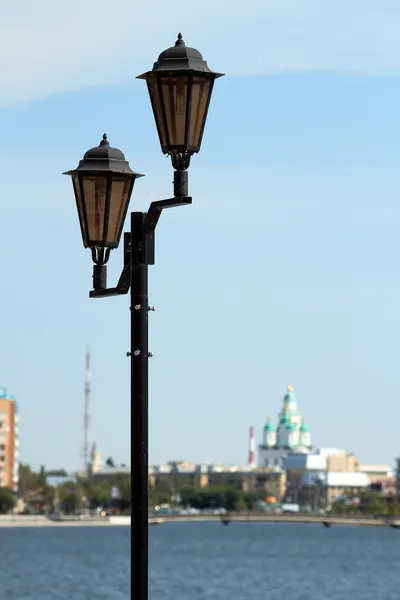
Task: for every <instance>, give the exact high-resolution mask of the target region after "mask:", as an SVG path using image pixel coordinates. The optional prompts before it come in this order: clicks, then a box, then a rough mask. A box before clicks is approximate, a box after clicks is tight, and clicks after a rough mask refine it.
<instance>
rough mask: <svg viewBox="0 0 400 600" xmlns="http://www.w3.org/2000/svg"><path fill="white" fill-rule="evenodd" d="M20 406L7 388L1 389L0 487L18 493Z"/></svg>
mask: <svg viewBox="0 0 400 600" xmlns="http://www.w3.org/2000/svg"><path fill="white" fill-rule="evenodd" d="M18 459H19V413H18V404H17V402H16V401H15V398H14V397H13V396H10V395H9V394H8V393H7V390H6V388H0V487H7V488H9V489H10V490H13V491H14V492H16V491H18Z"/></svg>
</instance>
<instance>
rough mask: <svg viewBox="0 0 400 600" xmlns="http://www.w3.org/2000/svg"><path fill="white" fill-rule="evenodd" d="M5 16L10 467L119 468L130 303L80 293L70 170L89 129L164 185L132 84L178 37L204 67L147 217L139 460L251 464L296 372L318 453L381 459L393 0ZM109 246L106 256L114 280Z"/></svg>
mask: <svg viewBox="0 0 400 600" xmlns="http://www.w3.org/2000/svg"><path fill="white" fill-rule="evenodd" d="M226 6H227V5H226V3H223V2H222V1H217V2H215V0H214V1H213V2H210V1H209V0H203V2H202V3H201V10H200V8H199V4H198V2H194V1H193V0H187V1H186V2H185V3H184V4H182V5H180V6H179V10H178V9H177V10H174V11H171V10H170V9H169V5H168V4H166V3H165V2H161V1H159V0H154V1H153V3H151V4H150V3H148V4H147V5H146V4H144V5H143V3H141V4H140V6H135V4H134V3H133V2H131V1H129V2H128V0H120V2H119V3H118V5H116V6H115V9H114V6H113V5H110V3H109V2H106V1H105V0H96V1H93V0H86V2H84V3H79V4H78V1H77V0H69V2H68V3H61V2H60V3H54V2H50V1H48V0H37V1H36V2H35V3H34V4H33V3H32V2H30V1H27V0H14V1H13V2H12V3H11V2H9V3H2V5H1V6H0V73H1V77H0V124H1V125H0V135H1V143H0V173H1V193H0V207H1V225H2V227H1V235H0V274H1V281H2V294H1V297H2V305H1V306H2V310H1V313H0V314H1V321H0V323H1V334H2V340H3V343H2V344H1V346H0V365H1V369H0V373H1V377H0V385H1V386H5V387H7V389H8V390H9V392H10V393H11V394H14V395H15V396H16V397H17V399H18V402H19V407H20V414H21V446H20V451H21V456H20V458H21V460H22V461H23V462H28V463H30V464H31V465H33V467H35V468H38V467H39V466H40V465H41V464H45V465H46V466H47V467H48V468H49V469H50V468H66V469H69V470H73V469H76V468H79V467H82V463H83V457H82V447H83V425H82V423H83V401H84V397H83V388H84V365H85V352H86V348H87V347H90V350H91V356H92V396H91V424H90V440H91V441H96V443H97V446H98V449H99V450H100V452H101V455H102V456H103V458H106V457H107V456H112V457H113V458H114V460H115V461H116V463H126V464H129V454H130V437H129V436H130V434H129V431H130V424H129V419H130V380H129V359H128V358H127V357H126V352H127V350H128V349H129V298H128V297H127V296H124V297H120V298H107V299H101V300H99V299H89V297H88V293H89V290H90V287H91V281H92V279H91V276H92V263H91V257H90V252H89V251H88V250H84V248H83V245H82V240H81V234H80V230H79V225H78V218H77V214H76V206H75V202H74V196H73V191H72V185H71V182H70V180H69V178H67V177H65V176H62V172H63V171H66V170H68V169H72V168H74V167H76V165H77V163H78V161H79V160H80V159H81V158H82V156H83V154H84V152H85V151H86V150H87V149H89V148H91V147H92V146H95V145H97V144H98V143H99V142H100V140H101V137H102V134H103V133H104V132H107V134H108V137H109V140H110V143H111V145H113V146H116V147H118V148H120V149H121V150H122V151H123V152H124V153H125V155H126V157H127V159H128V160H129V161H130V165H131V167H132V168H133V169H134V170H135V171H139V172H140V173H145V174H146V177H144V178H142V179H140V180H138V182H137V183H136V185H135V189H134V192H133V196H132V200H131V208H132V210H146V209H147V206H148V204H149V202H151V201H153V200H158V199H163V198H168V197H169V196H170V194H171V191H172V185H171V181H172V168H171V165H170V161H169V159H168V158H166V157H164V156H163V155H162V153H161V150H160V146H159V142H158V138H157V134H156V129H155V125H154V119H153V116H152V112H151V107H150V102H149V99H148V96H147V91H146V86H145V84H144V83H143V81H139V80H136V79H135V76H136V75H138V74H140V73H142V72H144V71H146V70H148V69H150V68H151V67H152V64H153V62H154V61H155V60H156V59H157V57H158V54H159V53H160V52H161V51H162V50H164V49H165V48H167V47H168V46H171V45H173V43H174V42H175V39H176V35H177V33H178V32H179V31H181V32H182V33H183V37H184V40H185V41H186V44H187V45H189V46H193V47H195V48H197V49H199V50H200V51H201V52H202V54H203V56H204V58H205V59H206V60H207V61H208V64H209V66H210V68H211V69H213V70H215V71H219V72H222V73H225V74H226V76H225V77H223V78H221V79H219V80H217V82H216V84H215V88H214V94H213V98H212V102H211V107H210V112H209V116H208V120H207V125H206V130H205V134H204V138H203V144H202V148H201V152H200V153H199V155H197V156H195V157H194V158H193V160H192V162H191V166H190V171H189V184H190V193H191V195H192V196H193V205H192V206H190V207H184V208H180V209H179V210H178V209H176V210H171V211H169V212H167V213H165V214H163V215H162V218H161V220H160V222H159V225H158V229H157V241H156V265H155V266H153V267H150V280H149V285H150V296H149V301H150V303H151V304H154V305H155V306H156V309H157V310H156V312H154V313H150V350H151V351H152V352H153V354H154V357H153V358H152V359H151V361H150V456H149V459H150V462H152V463H156V464H160V463H165V462H166V461H168V460H183V459H186V460H192V461H196V462H223V463H230V464H246V462H247V458H248V432H249V427H250V425H254V427H255V431H256V441H257V443H259V442H261V435H262V428H263V426H264V423H265V419H266V416H267V415H270V416H272V417H273V419H274V420H275V419H276V415H277V413H278V411H279V410H280V408H281V405H282V396H283V395H284V393H285V390H286V387H287V385H289V384H291V385H293V387H294V391H295V393H296V396H297V400H298V405H299V409H300V412H301V413H302V414H303V415H304V417H305V420H306V422H307V424H308V425H309V427H310V430H311V434H312V441H313V444H314V445H315V446H316V447H321V446H329V447H337V448H343V449H345V450H347V451H349V452H354V453H355V454H356V455H357V456H358V457H359V458H360V459H361V462H364V463H373V462H377V463H385V464H390V465H393V464H394V460H395V457H396V456H397V455H398V453H399V452H400V448H399V445H398V439H399V438H398V423H399V421H400V395H399V390H398V387H399V385H398V372H399V369H398V365H399V362H400V351H399V333H400V315H399V306H400V269H399V242H398V240H399V233H398V232H399V225H400V203H399V199H398V198H399V190H400V174H399V172H400V171H399V162H400V109H399V106H400V37H399V34H398V32H399V29H400V6H399V3H398V2H395V0H351V1H350V2H349V0H324V2H321V1H320V0H279V1H278V0H275V1H272V0H259V1H257V0H247V2H246V3H243V2H239V1H236V0H232V1H231V2H230V3H229V9H227V8H225V7H226ZM121 267H122V251H121V249H119V250H114V251H113V252H112V255H111V258H110V262H109V284H110V285H112V284H113V282H114V281H117V279H118V276H119V272H120V269H121Z"/></svg>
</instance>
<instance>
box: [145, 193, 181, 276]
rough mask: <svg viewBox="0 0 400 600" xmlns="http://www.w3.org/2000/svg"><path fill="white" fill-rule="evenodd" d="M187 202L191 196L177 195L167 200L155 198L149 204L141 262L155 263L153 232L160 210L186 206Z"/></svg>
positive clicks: (146, 263)
mask: <svg viewBox="0 0 400 600" xmlns="http://www.w3.org/2000/svg"><path fill="white" fill-rule="evenodd" d="M187 204H192V197H191V196H179V197H177V198H168V199H167V200H157V201H156V202H152V203H151V204H150V207H149V210H148V211H147V214H146V217H145V219H144V224H143V237H144V239H143V264H145V265H154V263H155V236H154V232H155V229H156V227H157V223H158V220H159V218H160V216H161V213H162V211H163V210H164V209H165V208H174V207H175V206H186V205H187Z"/></svg>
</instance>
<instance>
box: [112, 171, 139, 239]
mask: <svg viewBox="0 0 400 600" xmlns="http://www.w3.org/2000/svg"><path fill="white" fill-rule="evenodd" d="M133 182H134V180H133V179H132V177H117V176H115V175H114V176H113V181H112V186H111V202H110V217H109V221H108V233H107V242H108V243H113V244H118V243H119V240H120V237H121V233H122V228H123V226H124V221H125V216H126V211H127V208H128V204H129V200H130V197H131V193H132V187H133Z"/></svg>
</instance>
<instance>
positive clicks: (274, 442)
mask: <svg viewBox="0 0 400 600" xmlns="http://www.w3.org/2000/svg"><path fill="white" fill-rule="evenodd" d="M311 450H312V446H311V435H310V431H309V429H308V427H307V425H306V424H305V422H304V419H303V417H302V415H301V414H300V413H299V412H298V410H297V402H296V397H295V395H294V393H293V387H292V386H291V385H289V386H288V387H287V391H286V394H285V395H284V396H283V406H282V410H281V411H280V413H279V414H278V423H277V426H276V427H274V425H273V423H272V421H271V419H270V417H267V422H266V424H265V426H264V431H263V442H262V444H260V445H259V447H258V464H259V466H262V467H278V468H281V467H282V466H283V461H284V459H285V458H286V456H287V455H288V454H293V453H296V454H307V453H308V452H310V451H311Z"/></svg>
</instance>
